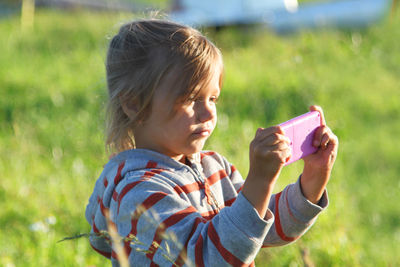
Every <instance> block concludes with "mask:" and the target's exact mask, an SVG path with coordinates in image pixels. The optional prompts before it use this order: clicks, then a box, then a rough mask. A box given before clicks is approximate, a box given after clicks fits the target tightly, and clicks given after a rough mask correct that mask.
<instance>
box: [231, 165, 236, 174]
mask: <svg viewBox="0 0 400 267" xmlns="http://www.w3.org/2000/svg"><path fill="white" fill-rule="evenodd" d="M236 170H237V169H236V167H235V166H233V165H231V173H234V172H235V171H236Z"/></svg>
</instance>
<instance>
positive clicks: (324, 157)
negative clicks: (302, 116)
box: [300, 106, 339, 203]
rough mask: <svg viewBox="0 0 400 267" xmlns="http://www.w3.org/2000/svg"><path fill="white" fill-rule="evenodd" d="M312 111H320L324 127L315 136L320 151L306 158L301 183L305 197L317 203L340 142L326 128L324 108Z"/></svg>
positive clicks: (315, 143) (328, 176)
mask: <svg viewBox="0 0 400 267" xmlns="http://www.w3.org/2000/svg"><path fill="white" fill-rule="evenodd" d="M310 111H318V112H319V113H320V114H321V124H322V126H320V127H319V128H318V129H317V131H316V132H315V135H314V141H313V142H314V143H313V145H314V146H315V147H318V150H317V151H316V152H315V153H313V154H311V155H309V156H307V157H305V158H304V170H303V174H302V177H301V180H300V182H301V187H302V190H303V194H304V196H305V197H306V198H307V199H309V200H310V201H311V202H313V203H317V202H318V201H319V199H320V198H321V197H322V194H323V192H324V190H325V186H326V184H327V183H328V181H329V178H330V174H331V171H332V168H333V165H334V163H335V160H336V157H337V151H338V145H339V141H338V138H337V137H336V135H335V134H333V132H332V131H331V129H330V128H329V127H328V126H326V122H325V118H324V113H323V111H322V108H321V107H319V106H311V107H310Z"/></svg>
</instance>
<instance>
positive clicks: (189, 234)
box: [86, 20, 338, 266]
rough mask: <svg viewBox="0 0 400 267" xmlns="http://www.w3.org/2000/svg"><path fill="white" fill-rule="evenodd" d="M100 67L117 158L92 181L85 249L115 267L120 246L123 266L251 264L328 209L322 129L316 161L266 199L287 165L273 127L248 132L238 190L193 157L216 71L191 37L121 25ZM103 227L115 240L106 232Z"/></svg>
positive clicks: (204, 128) (182, 31)
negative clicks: (244, 173) (125, 260)
mask: <svg viewBox="0 0 400 267" xmlns="http://www.w3.org/2000/svg"><path fill="white" fill-rule="evenodd" d="M106 69H107V81H108V90H109V103H108V113H107V114H108V118H107V121H108V132H107V145H109V147H110V148H111V149H113V150H116V151H117V152H119V154H117V155H116V156H114V157H113V158H112V159H111V160H110V161H109V162H108V164H107V165H106V166H105V167H104V171H103V172H102V174H101V176H100V178H99V179H98V180H97V182H96V185H95V188H94V192H93V194H92V196H91V197H90V200H89V204H88V206H87V209H86V218H87V220H88V222H89V223H90V225H91V231H92V233H93V235H92V237H91V239H90V242H91V245H92V247H93V248H94V249H95V250H96V251H97V252H99V253H100V254H102V255H104V256H106V257H107V258H111V261H112V264H113V266H119V263H118V259H117V258H118V257H119V259H121V258H122V256H121V253H116V249H117V248H118V245H122V246H123V250H122V251H123V253H122V254H124V255H126V257H127V258H128V260H129V263H130V265H131V266H133V265H134V266H157V265H159V266H172V265H175V266H182V265H185V266H231V265H232V266H248V265H250V266H251V265H254V262H253V261H254V258H255V257H256V255H257V253H258V251H259V250H260V248H261V247H270V246H281V245H285V244H288V243H290V242H293V241H295V240H296V239H298V238H299V237H300V236H301V235H302V234H304V233H305V232H306V231H307V230H308V229H309V228H310V227H311V225H312V224H313V223H314V221H315V219H316V218H317V216H318V214H319V213H320V212H321V211H322V210H323V209H324V208H325V207H326V206H327V205H328V199H327V194H326V191H325V186H326V184H327V183H328V180H329V177H330V173H331V170H332V167H333V164H334V161H335V158H336V154H337V146H338V141H337V138H336V136H335V135H334V134H333V133H332V132H331V130H330V129H329V128H328V127H327V126H325V121H324V120H323V126H322V127H320V128H319V129H318V130H317V132H316V134H315V137H314V145H315V146H316V147H319V149H318V151H317V152H316V153H315V154H312V155H310V156H308V157H306V158H305V159H304V162H305V164H304V170H303V173H302V174H301V176H300V178H299V179H298V181H297V182H296V183H295V184H290V185H288V186H287V187H286V188H285V189H284V190H283V191H282V192H280V193H278V194H276V195H272V191H273V188H274V185H275V182H276V180H277V179H278V177H279V174H280V172H281V170H282V167H283V166H284V163H285V162H286V160H287V159H288V158H289V157H290V155H291V152H290V149H289V142H290V141H289V140H288V138H286V137H285V135H284V132H283V131H282V129H281V128H280V127H278V126H275V127H270V128H267V129H263V128H259V129H258V130H257V132H256V134H255V137H254V140H253V141H252V142H251V144H250V168H249V173H248V175H247V178H246V179H245V181H243V179H242V176H241V175H240V173H239V172H238V170H236V168H235V167H234V166H233V165H231V164H230V163H229V162H228V161H227V160H226V159H225V158H224V157H223V156H221V155H219V154H218V153H216V152H212V151H202V148H203V146H204V143H205V141H206V140H207V138H208V137H209V136H210V135H211V133H212V131H213V129H214V127H215V125H216V121H217V111H216V102H217V100H218V97H219V95H220V90H221V84H222V76H223V63H222V56H221V53H220V51H219V50H218V49H217V48H216V47H215V46H214V45H213V44H212V43H211V42H210V41H209V40H208V39H207V38H205V37H204V36H203V35H201V34H200V33H199V32H198V31H196V30H194V29H192V28H190V27H186V26H182V25H179V24H175V23H172V22H168V21H163V20H140V21H134V22H131V23H128V24H126V25H124V26H122V27H121V29H120V31H119V33H118V34H117V35H116V36H115V37H114V38H113V39H112V41H111V43H110V46H109V50H108V56H107V62H106ZM310 110H318V111H319V112H320V113H321V115H322V110H321V109H320V108H319V107H317V106H312V107H311V108H310ZM322 119H323V115H322ZM112 229H116V231H117V233H118V236H121V237H122V238H123V239H122V240H121V242H119V241H118V240H116V239H110V238H109V236H108V235H106V234H104V233H105V231H107V232H110V231H111V230H112Z"/></svg>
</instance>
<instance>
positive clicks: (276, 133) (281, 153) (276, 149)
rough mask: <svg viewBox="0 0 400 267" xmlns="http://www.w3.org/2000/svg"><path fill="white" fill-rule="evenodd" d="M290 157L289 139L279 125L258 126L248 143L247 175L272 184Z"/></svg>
mask: <svg viewBox="0 0 400 267" xmlns="http://www.w3.org/2000/svg"><path fill="white" fill-rule="evenodd" d="M290 157H291V150H290V139H289V138H288V137H286V136H285V135H284V132H283V130H282V128H281V127H279V126H273V127H269V128H266V129H264V128H259V129H258V130H257V132H256V136H255V137H254V139H253V141H252V142H251V143H250V169H249V176H250V177H252V178H253V179H254V178H258V179H262V180H263V181H264V182H266V183H267V184H269V185H273V184H274V183H275V181H276V179H277V178H278V176H279V173H280V171H281V170H282V167H283V166H284V164H285V163H286V162H287V161H288V160H289V159H290Z"/></svg>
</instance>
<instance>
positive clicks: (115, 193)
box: [112, 191, 118, 201]
mask: <svg viewBox="0 0 400 267" xmlns="http://www.w3.org/2000/svg"><path fill="white" fill-rule="evenodd" d="M112 198H113V199H114V201H117V200H118V193H117V191H114V192H113V195H112Z"/></svg>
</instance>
